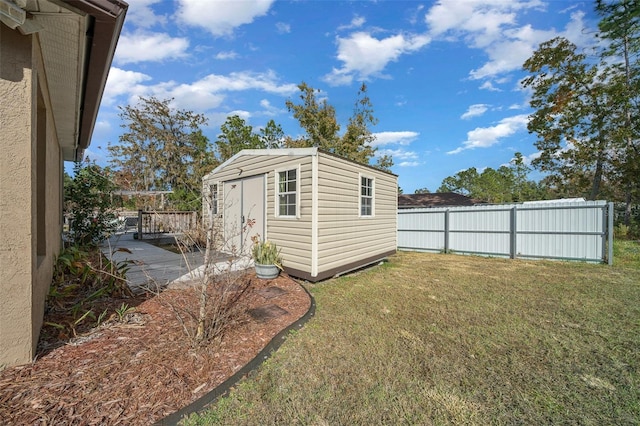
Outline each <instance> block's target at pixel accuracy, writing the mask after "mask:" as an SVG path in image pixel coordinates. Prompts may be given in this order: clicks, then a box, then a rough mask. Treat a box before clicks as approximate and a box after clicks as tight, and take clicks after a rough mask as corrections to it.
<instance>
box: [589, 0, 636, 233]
mask: <svg viewBox="0 0 640 426" xmlns="http://www.w3.org/2000/svg"><path fill="white" fill-rule="evenodd" d="M596 11H597V12H598V13H599V14H600V16H601V17H602V20H601V21H600V23H599V24H598V27H599V29H600V34H598V36H599V37H600V38H601V39H603V40H604V41H605V42H606V43H605V48H604V49H603V51H602V53H601V54H602V57H603V59H604V60H605V61H606V62H605V65H606V68H605V72H606V74H607V75H608V78H609V84H610V86H611V89H612V90H611V91H612V95H613V96H615V98H616V99H617V102H618V104H619V105H620V108H619V114H618V115H617V116H616V115H612V116H611V118H612V119H614V120H615V119H616V118H617V121H619V124H618V125H616V126H615V130H616V131H615V132H614V137H615V138H618V139H620V140H621V143H619V144H618V145H619V147H620V151H619V152H618V153H616V160H618V161H617V162H618V164H617V165H616V166H617V167H616V171H617V172H618V174H619V176H620V181H621V182H622V183H623V185H624V188H625V190H624V191H625V194H624V199H625V204H626V208H625V223H626V224H627V225H629V222H630V217H631V205H632V201H633V198H634V194H635V196H636V197H638V196H639V195H640V178H639V176H640V164H639V163H640V143H639V142H638V141H639V139H640V137H639V133H640V128H639V126H638V123H637V120H635V121H636V122H635V123H634V120H633V117H638V116H639V115H640V55H639V54H640V2H638V0H617V1H613V2H611V1H604V0H597V1H596Z"/></svg>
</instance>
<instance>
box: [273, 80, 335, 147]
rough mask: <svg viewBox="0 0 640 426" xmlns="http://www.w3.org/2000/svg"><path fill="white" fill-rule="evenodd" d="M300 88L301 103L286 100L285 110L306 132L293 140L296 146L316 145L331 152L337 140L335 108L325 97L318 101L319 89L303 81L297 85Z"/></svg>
mask: <svg viewBox="0 0 640 426" xmlns="http://www.w3.org/2000/svg"><path fill="white" fill-rule="evenodd" d="M298 89H300V92H301V93H300V95H299V96H300V100H301V101H302V103H301V104H295V103H294V102H293V101H291V100H287V101H286V103H285V104H286V106H287V110H289V112H292V113H293V116H294V117H295V118H296V119H297V120H298V122H299V123H300V127H302V128H303V129H304V130H305V132H306V133H307V134H306V136H304V137H302V138H300V139H298V140H297V141H296V142H295V145H296V146H297V147H300V146H307V147H318V148H321V149H324V150H327V151H329V152H333V151H334V149H335V146H336V144H337V142H338V140H339V136H338V132H339V131H340V125H339V124H338V121H337V120H336V110H335V108H334V107H333V106H331V105H329V103H328V102H327V100H326V99H323V100H322V101H318V99H317V98H316V94H318V93H320V90H318V89H314V88H313V87H311V86H309V85H307V83H305V82H304V81H303V82H302V83H300V84H299V85H298Z"/></svg>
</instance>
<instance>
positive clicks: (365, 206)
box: [360, 176, 373, 216]
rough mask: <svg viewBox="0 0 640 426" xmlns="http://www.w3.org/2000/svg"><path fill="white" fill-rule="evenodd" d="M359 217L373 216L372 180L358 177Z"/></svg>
mask: <svg viewBox="0 0 640 426" xmlns="http://www.w3.org/2000/svg"><path fill="white" fill-rule="evenodd" d="M360 216H373V178H369V177H366V176H360Z"/></svg>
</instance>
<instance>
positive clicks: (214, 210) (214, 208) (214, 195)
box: [209, 184, 218, 216]
mask: <svg viewBox="0 0 640 426" xmlns="http://www.w3.org/2000/svg"><path fill="white" fill-rule="evenodd" d="M209 190H210V191H211V215H212V216H216V215H217V214H218V185H217V184H214V185H210V186H209Z"/></svg>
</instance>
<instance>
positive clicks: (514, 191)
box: [437, 152, 546, 203]
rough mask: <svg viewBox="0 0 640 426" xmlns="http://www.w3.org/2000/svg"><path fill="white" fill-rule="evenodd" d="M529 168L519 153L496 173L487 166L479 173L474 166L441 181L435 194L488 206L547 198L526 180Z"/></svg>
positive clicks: (539, 189)
mask: <svg viewBox="0 0 640 426" xmlns="http://www.w3.org/2000/svg"><path fill="white" fill-rule="evenodd" d="M528 173H529V168H528V167H527V166H526V165H525V164H524V159H523V157H522V154H520V153H519V152H518V153H516V155H515V158H514V159H513V160H512V161H511V163H510V164H509V166H500V167H499V168H498V169H497V170H496V169H492V168H491V167H487V168H486V169H484V170H483V171H482V173H478V171H477V170H476V168H475V167H471V168H469V169H467V170H463V171H461V172H458V173H456V174H455V175H453V176H449V177H447V178H445V179H444V180H443V181H442V185H441V186H440V188H438V191H437V192H457V193H459V194H462V195H466V196H468V197H471V198H477V199H480V200H483V201H486V202H489V203H510V202H522V201H531V200H539V199H544V198H546V192H545V190H544V187H543V186H542V185H539V184H537V183H536V182H533V181H531V180H529V179H528V177H527V176H528Z"/></svg>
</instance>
